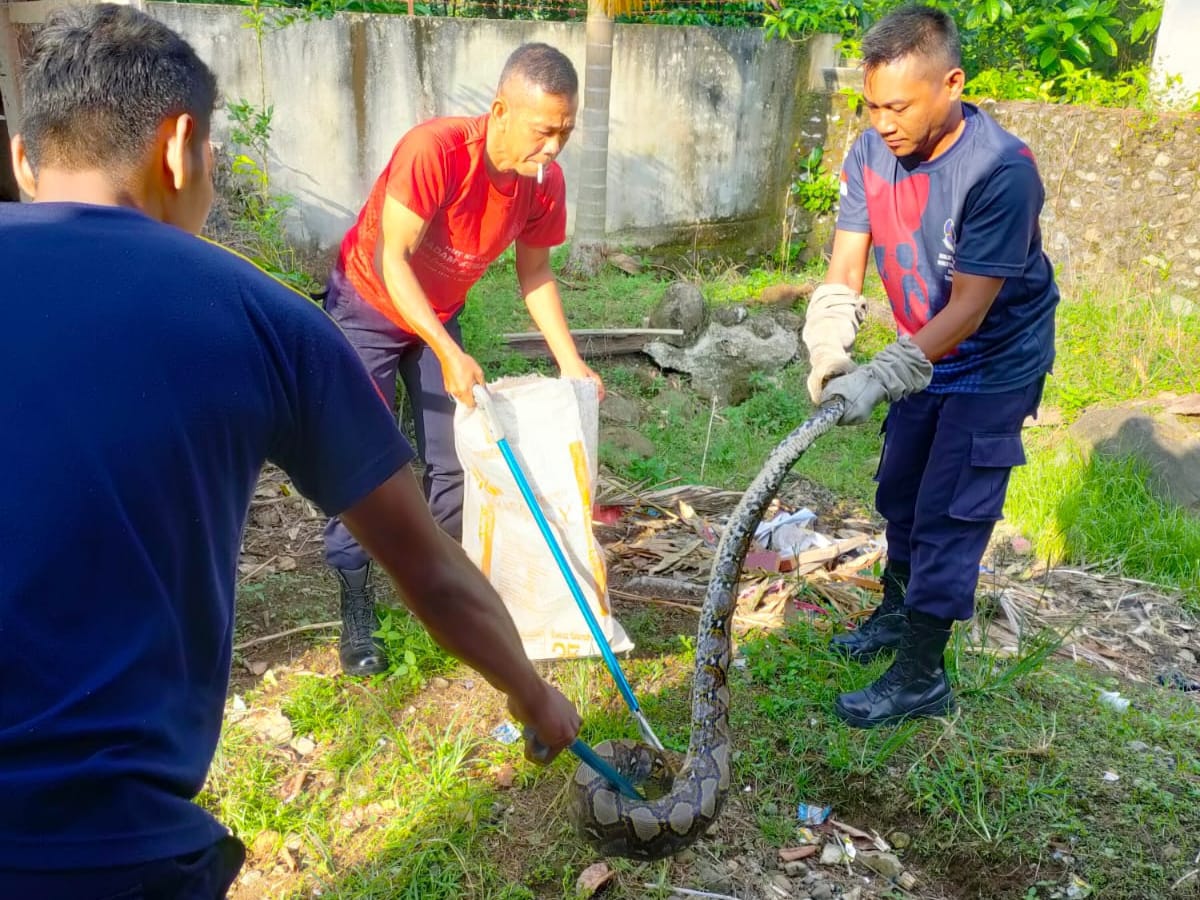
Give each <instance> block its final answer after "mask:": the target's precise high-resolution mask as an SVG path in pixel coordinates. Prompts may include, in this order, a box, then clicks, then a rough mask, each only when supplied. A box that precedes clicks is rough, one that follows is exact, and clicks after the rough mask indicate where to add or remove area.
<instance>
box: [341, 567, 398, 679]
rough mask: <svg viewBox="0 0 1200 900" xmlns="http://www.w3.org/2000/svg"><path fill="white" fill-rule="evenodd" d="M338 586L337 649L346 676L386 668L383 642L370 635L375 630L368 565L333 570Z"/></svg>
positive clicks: (379, 670)
mask: <svg viewBox="0 0 1200 900" xmlns="http://www.w3.org/2000/svg"><path fill="white" fill-rule="evenodd" d="M334 573H335V574H336V575H337V579H338V583H339V584H340V585H341V589H342V640H341V644H340V646H339V648H338V650H339V655H340V656H341V660H342V671H343V672H345V673H346V674H347V675H376V674H378V673H380V672H386V671H387V656H386V654H385V653H384V650H383V644H382V643H380V642H379V641H378V640H377V639H375V638H374V637H372V636H371V634H372V632H374V631H376V630H378V628H379V623H378V621H377V620H376V618H375V598H374V596H372V594H371V564H370V563H369V562H368V563H367V564H366V565H365V566H363V567H362V568H361V569H334Z"/></svg>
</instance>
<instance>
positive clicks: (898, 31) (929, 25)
mask: <svg viewBox="0 0 1200 900" xmlns="http://www.w3.org/2000/svg"><path fill="white" fill-rule="evenodd" d="M906 56H915V57H918V58H920V59H925V60H928V61H930V62H937V63H945V65H946V71H949V70H950V69H956V68H958V67H959V66H961V65H962V46H961V45H960V43H959V40H958V27H957V26H956V25H955V24H954V20H953V19H952V18H950V16H949V15H947V14H946V13H944V12H942V11H941V10H940V9H934V8H933V7H930V6H919V5H911V6H902V7H900V8H899V9H895V10H893V11H892V12H890V13H888V14H887V15H886V16H884V17H883V18H882V19H880V20H879V21H878V22H876V23H875V24H874V25H873V26H871V29H870V30H869V31H868V32H867V33H866V35H865V36H864V37H863V40H862V61H863V68H864V69H865V70H866V71H868V72H869V71H871V70H872V69H875V68H878V67H879V66H886V65H890V64H891V63H894V62H897V61H899V60H901V59H904V58H905V57H906Z"/></svg>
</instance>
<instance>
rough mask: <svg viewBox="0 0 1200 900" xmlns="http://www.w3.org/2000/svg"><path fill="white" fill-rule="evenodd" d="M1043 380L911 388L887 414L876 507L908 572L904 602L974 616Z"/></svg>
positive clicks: (949, 615)
mask: <svg viewBox="0 0 1200 900" xmlns="http://www.w3.org/2000/svg"><path fill="white" fill-rule="evenodd" d="M1044 384H1045V377H1042V378H1039V379H1038V380H1037V381H1035V382H1033V383H1032V384H1029V385H1027V386H1026V387H1023V388H1020V389H1019V390H1014V391H1007V392H1004V393H999V394H930V393H928V392H924V393H920V394H915V395H913V396H911V397H907V398H905V399H904V400H901V401H899V402H897V403H893V404H892V406H891V409H890V410H889V411H888V415H887V419H886V420H885V421H884V426H883V427H884V442H883V454H882V456H881V457H880V460H879V471H878V473H877V474H876V477H875V480H876V481H877V482H878V485H879V486H878V489H877V490H876V493H875V508H876V509H877V510H878V511H879V514H880V515H881V516H883V517H884V518H885V519H886V520H887V541H888V556H889V558H891V559H893V560H896V561H897V562H901V563H903V562H907V563H908V564H909V567H910V570H911V573H912V574H911V577H910V578H909V582H908V591H907V594H906V598H905V604H906V605H907V606H908V607H910V608H912V609H915V610H917V611H918V612H922V613H925V614H927V615H931V616H937V617H938V618H941V619H960V620H966V619H969V618H971V616H972V614H973V613H974V609H975V588H976V585H977V584H978V581H979V563H980V561H981V560H982V559H983V553H984V551H985V550H986V549H987V545H988V541H989V539H990V538H991V536H992V529H993V528H994V527H995V524H996V522H997V521H998V520H999V519H1001V518H1002V514H1001V513H1002V510H1003V509H1004V497H1005V494H1006V492H1007V491H1008V479H1009V475H1010V473H1011V472H1012V468H1013V466H1019V465H1023V464H1024V462H1025V451H1024V448H1023V447H1022V445H1021V427H1022V424H1023V423H1024V421H1025V417H1026V416H1028V415H1033V414H1034V413H1035V412H1036V411H1037V407H1038V403H1039V402H1040V401H1041V397H1042V387H1043V385H1044Z"/></svg>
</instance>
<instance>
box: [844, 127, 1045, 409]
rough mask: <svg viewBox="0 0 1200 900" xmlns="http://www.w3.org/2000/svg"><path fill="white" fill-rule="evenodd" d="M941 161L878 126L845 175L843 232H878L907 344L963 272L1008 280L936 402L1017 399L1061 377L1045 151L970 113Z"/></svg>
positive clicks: (878, 252) (945, 376)
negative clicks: (970, 397)
mask: <svg viewBox="0 0 1200 900" xmlns="http://www.w3.org/2000/svg"><path fill="white" fill-rule="evenodd" d="M963 113H964V115H965V123H964V128H963V132H962V134H961V135H959V137H958V140H956V141H955V142H954V144H953V145H952V146H951V147H950V148H949V149H948V150H947V151H946V152H945V153H943V154H942V155H941V156H938V157H937V158H936V159H933V160H931V161H929V162H922V163H916V162H914V161H912V160H911V159H901V158H898V157H897V156H896V155H895V154H894V153H892V151H891V150H889V149H888V146H887V144H885V143H884V142H883V139H882V138H881V137H880V136H879V133H878V132H877V131H875V130H874V129H873V128H872V129H869V130H868V131H866V132H864V133H863V134H862V135H861V136H860V137H859V138H858V140H856V141H855V142H854V146H853V147H852V148H851V149H850V153H849V155H848V157H847V159H846V162H845V163H844V165H843V166H842V173H841V202H840V205H839V209H838V222H837V227H838V228H839V229H842V230H844V231H855V232H860V233H869V234H870V235H871V243H872V245H873V247H874V249H875V263H876V266H877V267H878V269H879V274H880V276H881V278H882V279H883V285H884V288H885V289H886V290H887V294H888V299H889V300H890V301H891V304H892V312H893V314H894V315H895V319H896V325H897V327H898V330H899V332H900V333H901V334H906V335H910V336H911V335H913V334H915V333H916V332H918V331H920V329H921V328H922V327H923V326H924V325H925V323H926V322H928V321H929V320H930V319H931V318H932V317H933V316H935V315H936V314H937V313H938V312H940V311H941V310H942V308H943V307H945V305H946V303H947V301H948V300H949V299H950V287H951V283H952V279H953V276H954V273H955V272H962V273H963V274H966V275H986V276H991V277H995V278H1003V279H1004V284H1003V286H1002V287H1001V288H1000V293H999V295H998V296H997V297H996V300H995V302H994V303H993V304H992V306H991V308H990V309H989V310H988V313H987V316H986V317H985V318H984V320H983V323H982V324H981V325H980V326H979V329H978V330H977V331H976V332H975V333H974V334H973V335H971V336H970V337H968V338H967V339H966V340H964V341H963V342H962V343H961V344H959V345H958V347H957V348H955V349H954V350H953V351H952V352H951V353H949V354H948V355H947V356H945V357H944V358H942V359H940V360H938V361H937V362H936V363H935V364H934V367H933V380H932V382H931V383H930V385H929V388H928V390H929V391H930V392H932V393H998V392H1001V391H1011V390H1017V389H1018V388H1021V387H1024V386H1025V385H1027V384H1030V383H1031V382H1033V381H1034V380H1035V379H1037V378H1040V377H1041V376H1042V375H1044V374H1046V373H1047V372H1049V371H1050V367H1051V365H1052V364H1053V362H1054V310H1055V307H1056V306H1057V305H1058V288H1057V286H1056V285H1055V283H1054V270H1053V268H1052V266H1051V265H1050V260H1049V259H1047V258H1046V254H1045V253H1044V252H1043V251H1042V235H1041V228H1040V227H1039V224H1038V216H1039V215H1040V214H1041V211H1042V203H1043V201H1044V199H1045V191H1044V189H1043V187H1042V181H1041V177H1040V176H1039V175H1038V169H1037V163H1036V162H1035V160H1034V157H1033V153H1032V152H1031V151H1030V149H1029V148H1028V147H1027V146H1026V145H1025V144H1024V143H1022V142H1021V141H1020V140H1019V139H1017V138H1016V137H1014V136H1013V135H1011V134H1009V133H1008V132H1007V131H1005V130H1004V129H1003V128H1001V127H1000V126H999V125H998V124H997V123H996V122H995V120H993V119H992V118H991V117H990V116H988V115H987V114H986V113H984V112H982V111H980V110H979V109H978V108H976V107H975V106H972V105H971V104H969V103H964V104H963Z"/></svg>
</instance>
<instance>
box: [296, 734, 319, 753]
mask: <svg viewBox="0 0 1200 900" xmlns="http://www.w3.org/2000/svg"><path fill="white" fill-rule="evenodd" d="M292 749H293V750H295V751H296V753H298V754H299V755H300V756H302V757H303V756H308V755H309V754H310V753H312V752H313V751H314V750H316V749H317V745H316V744H315V743H313V741H312V739H311V738H307V737H298V738H296V739H295V740H294V741H292Z"/></svg>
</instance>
